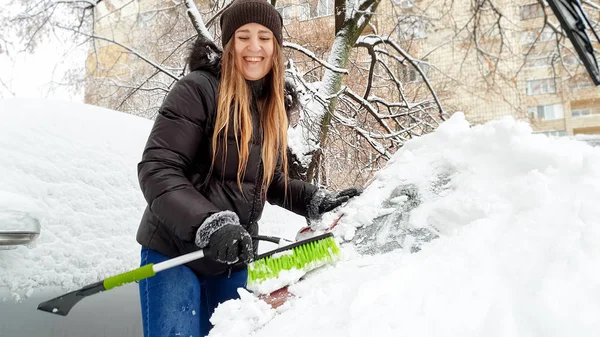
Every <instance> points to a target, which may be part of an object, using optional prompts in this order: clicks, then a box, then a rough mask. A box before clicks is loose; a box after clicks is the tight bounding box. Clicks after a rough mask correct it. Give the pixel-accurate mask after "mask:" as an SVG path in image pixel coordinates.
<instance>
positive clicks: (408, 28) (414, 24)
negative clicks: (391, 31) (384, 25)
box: [396, 18, 427, 41]
mask: <svg viewBox="0 0 600 337" xmlns="http://www.w3.org/2000/svg"><path fill="white" fill-rule="evenodd" d="M426 29H427V23H426V22H425V21H423V20H420V19H416V18H406V19H405V20H403V21H401V22H398V25H397V26H396V34H397V35H398V38H399V39H400V41H403V40H412V39H424V38H426V37H427V31H426Z"/></svg>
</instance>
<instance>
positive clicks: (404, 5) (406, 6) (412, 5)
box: [392, 0, 415, 9]
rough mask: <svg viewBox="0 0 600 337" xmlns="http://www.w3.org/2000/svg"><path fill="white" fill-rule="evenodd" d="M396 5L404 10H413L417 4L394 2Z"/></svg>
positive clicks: (396, 0)
mask: <svg viewBox="0 0 600 337" xmlns="http://www.w3.org/2000/svg"><path fill="white" fill-rule="evenodd" d="M392 1H393V2H394V4H396V5H397V6H398V7H400V8H402V9H411V8H413V7H414V6H415V3H414V2H413V1H411V0H392Z"/></svg>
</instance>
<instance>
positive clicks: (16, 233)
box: [0, 211, 41, 246]
mask: <svg viewBox="0 0 600 337" xmlns="http://www.w3.org/2000/svg"><path fill="white" fill-rule="evenodd" d="M40 231H41V226H40V221H39V220H38V219H36V218H34V217H32V216H31V215H29V214H26V213H21V212H11V211H9V212H8V213H4V214H3V213H0V246H15V245H26V244H30V243H32V242H33V241H35V240H36V239H37V238H38V236H40Z"/></svg>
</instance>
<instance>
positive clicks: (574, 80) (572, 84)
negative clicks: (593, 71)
mask: <svg viewBox="0 0 600 337" xmlns="http://www.w3.org/2000/svg"><path fill="white" fill-rule="evenodd" d="M567 85H568V86H569V89H571V90H578V89H584V88H589V87H591V86H592V82H591V80H590V78H589V77H588V75H578V76H573V77H571V78H570V79H569V80H568V81H567Z"/></svg>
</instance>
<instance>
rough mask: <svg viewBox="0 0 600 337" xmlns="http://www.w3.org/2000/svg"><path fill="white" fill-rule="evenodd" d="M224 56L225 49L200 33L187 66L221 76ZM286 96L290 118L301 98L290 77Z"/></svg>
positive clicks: (287, 79)
mask: <svg viewBox="0 0 600 337" xmlns="http://www.w3.org/2000/svg"><path fill="white" fill-rule="evenodd" d="M222 57H223V51H222V50H221V49H220V48H219V47H217V45H215V43H214V42H212V41H208V40H206V39H204V38H203V37H202V36H200V35H199V36H198V38H197V39H196V41H195V42H194V44H193V45H192V47H191V49H190V52H189V55H188V58H187V66H188V69H189V71H190V72H192V71H197V70H201V71H207V72H209V73H211V74H213V75H214V76H216V77H220V76H221V59H222ZM284 98H285V110H286V113H287V115H288V119H289V117H290V114H291V113H292V111H294V110H296V109H298V107H299V105H300V100H299V97H298V90H297V89H296V86H295V85H294V83H293V81H292V80H291V79H290V78H288V77H286V78H285V86H284Z"/></svg>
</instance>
